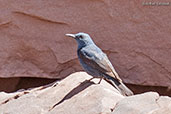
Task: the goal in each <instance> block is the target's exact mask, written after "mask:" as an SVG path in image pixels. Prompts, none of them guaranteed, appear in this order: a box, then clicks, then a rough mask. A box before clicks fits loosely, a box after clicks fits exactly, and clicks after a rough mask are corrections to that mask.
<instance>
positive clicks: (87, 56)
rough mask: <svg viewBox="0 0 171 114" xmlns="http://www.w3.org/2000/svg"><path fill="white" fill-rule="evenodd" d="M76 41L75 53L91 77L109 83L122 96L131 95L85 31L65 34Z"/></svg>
mask: <svg viewBox="0 0 171 114" xmlns="http://www.w3.org/2000/svg"><path fill="white" fill-rule="evenodd" d="M65 35H66V36H68V37H72V38H74V39H75V40H76V41H77V44H78V47H77V55H78V58H79V61H80V63H81V65H82V67H83V68H84V70H85V71H86V72H87V73H88V74H89V75H91V76H92V78H91V79H90V80H92V79H93V78H99V79H100V81H99V83H98V84H100V82H101V80H102V79H105V80H106V81H108V82H109V83H111V84H112V85H113V86H114V87H115V88H116V89H117V90H118V91H119V92H120V94H121V95H123V96H131V95H133V92H132V91H131V90H130V89H129V88H128V87H127V86H126V85H125V84H124V83H123V81H122V79H121V78H120V77H119V75H118V73H117V72H116V70H115V69H114V67H113V65H112V64H111V62H110V60H109V59H108V57H107V55H106V54H105V53H104V52H103V51H102V50H101V49H100V48H99V47H98V46H97V45H96V44H95V43H94V41H93V40H92V38H91V37H90V36H89V34H87V33H83V32H79V33H76V34H65Z"/></svg>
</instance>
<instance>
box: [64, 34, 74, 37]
mask: <svg viewBox="0 0 171 114" xmlns="http://www.w3.org/2000/svg"><path fill="white" fill-rule="evenodd" d="M65 35H66V36H69V37H72V38H75V34H65Z"/></svg>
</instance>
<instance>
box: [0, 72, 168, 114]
mask: <svg viewBox="0 0 171 114" xmlns="http://www.w3.org/2000/svg"><path fill="white" fill-rule="evenodd" d="M90 78H91V76H89V75H87V73H85V72H78V73H74V74H71V75H70V76H68V77H67V78H65V79H64V80H62V81H58V82H56V83H54V84H50V85H46V86H41V87H37V88H33V89H29V90H23V91H20V92H14V93H4V92H0V114H99V113H100V114H110V113H111V114H160V113H161V112H162V113H163V114H170V113H171V110H170V106H171V98H170V97H166V96H159V95H158V94H157V93H155V92H148V93H144V94H138V95H134V96H130V97H124V96H122V95H120V94H119V93H118V91H117V90H116V89H115V88H114V87H113V86H111V85H110V84H108V83H107V82H106V81H104V80H102V82H101V83H100V84H97V83H98V81H99V79H93V80H92V81H91V82H90V81H88V79H90Z"/></svg>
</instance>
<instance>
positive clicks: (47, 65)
mask: <svg viewBox="0 0 171 114" xmlns="http://www.w3.org/2000/svg"><path fill="white" fill-rule="evenodd" d="M142 4H143V3H142V2H141V1H136V0H133V1H117V0H107V1H106V0H88V1H77V0H76V1H75V0H72V1H71V0H65V1H42V0H36V1H35V0H29V1H27V2H23V1H21V0H15V1H12V2H11V0H0V13H1V15H0V40H1V42H0V77H5V78H7V77H45V78H63V77H65V76H68V74H70V73H72V72H75V71H78V70H81V67H80V65H79V63H78V60H77V55H76V43H75V41H74V40H72V39H69V38H67V37H65V36H64V34H66V33H76V32H80V31H82V32H87V33H89V34H90V35H91V36H92V38H93V39H94V40H95V42H96V44H97V45H98V46H100V47H101V48H102V49H103V50H104V51H105V52H106V53H107V54H108V56H109V58H110V60H111V62H112V63H113V64H114V66H115V68H116V70H117V71H118V72H119V74H120V76H121V77H122V78H123V79H124V81H125V82H127V83H131V84H138V85H151V86H165V87H167V86H171V83H170V81H171V77H170V75H171V65H170V63H171V59H170V56H171V50H170V48H171V38H170V36H171V33H170V31H169V30H171V23H170V16H171V13H170V10H171V7H169V6H143V5H142Z"/></svg>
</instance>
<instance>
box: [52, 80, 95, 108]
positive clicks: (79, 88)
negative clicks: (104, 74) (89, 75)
mask: <svg viewBox="0 0 171 114" xmlns="http://www.w3.org/2000/svg"><path fill="white" fill-rule="evenodd" d="M92 84H95V83H94V82H92V81H89V80H85V81H84V82H81V83H80V84H79V85H78V86H77V87H75V88H74V89H72V90H71V91H70V92H69V93H68V94H67V95H65V97H64V98H63V99H62V100H60V101H59V102H58V103H56V104H55V105H53V107H52V108H51V109H50V110H52V109H53V108H55V107H56V106H57V105H59V104H61V103H62V102H64V101H65V100H67V99H70V98H71V97H73V96H74V95H76V94H78V93H80V92H81V91H83V90H85V89H86V88H87V87H89V86H91V85H92ZM50 110H49V111H50Z"/></svg>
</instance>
